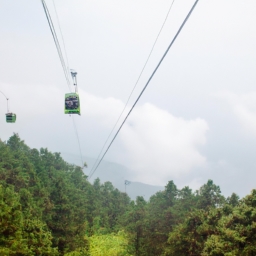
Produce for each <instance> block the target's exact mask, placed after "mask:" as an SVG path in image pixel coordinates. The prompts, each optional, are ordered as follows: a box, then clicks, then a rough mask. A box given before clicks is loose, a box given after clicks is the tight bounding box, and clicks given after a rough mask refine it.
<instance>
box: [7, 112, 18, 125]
mask: <svg viewBox="0 0 256 256" xmlns="http://www.w3.org/2000/svg"><path fill="white" fill-rule="evenodd" d="M5 116H6V122H7V123H15V122H16V114H14V113H7V114H5Z"/></svg>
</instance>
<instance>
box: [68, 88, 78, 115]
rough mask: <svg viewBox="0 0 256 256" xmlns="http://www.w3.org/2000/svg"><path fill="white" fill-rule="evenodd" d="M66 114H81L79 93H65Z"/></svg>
mask: <svg viewBox="0 0 256 256" xmlns="http://www.w3.org/2000/svg"><path fill="white" fill-rule="evenodd" d="M65 114H78V115H80V101H79V95H78V94H77V93H66V94H65Z"/></svg>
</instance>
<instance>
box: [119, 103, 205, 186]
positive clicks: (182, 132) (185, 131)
mask: <svg viewBox="0 0 256 256" xmlns="http://www.w3.org/2000/svg"><path fill="white" fill-rule="evenodd" d="M207 130H208V125H207V123H206V121H204V120H203V119H200V118H197V119H195V120H185V119H183V118H179V117H175V116H173V115H171V114H170V113H168V112H167V111H165V110H162V109H160V108H157V107H156V106H154V105H152V104H148V103H147V104H144V105H143V106H139V107H137V108H136V109H135V110H134V112H133V113H132V114H131V117H129V120H128V123H127V124H126V125H125V126H124V128H123V131H122V133H121V134H120V137H121V141H122V144H123V147H124V155H125V159H124V161H125V162H126V166H129V167H130V168H132V169H133V170H134V171H135V176H137V179H138V180H140V181H143V182H146V183H148V184H159V185H163V184H165V183H166V180H168V179H171V178H174V177H179V176H180V175H184V174H186V173H188V172H190V171H191V170H192V169H193V168H194V167H198V166H202V165H204V164H205V163H206V159H205V157H204V156H202V155H201V154H200V152H199V149H198V147H200V146H202V145H204V144H205V143H206V131H207ZM122 158H123V157H122Z"/></svg>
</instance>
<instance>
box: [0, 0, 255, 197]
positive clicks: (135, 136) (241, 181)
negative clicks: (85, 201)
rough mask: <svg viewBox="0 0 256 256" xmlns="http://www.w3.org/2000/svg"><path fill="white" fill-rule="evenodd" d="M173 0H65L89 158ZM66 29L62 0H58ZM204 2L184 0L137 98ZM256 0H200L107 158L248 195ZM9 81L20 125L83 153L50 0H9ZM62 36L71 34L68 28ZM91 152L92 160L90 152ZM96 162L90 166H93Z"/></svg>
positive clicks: (5, 26) (137, 171)
mask: <svg viewBox="0 0 256 256" xmlns="http://www.w3.org/2000/svg"><path fill="white" fill-rule="evenodd" d="M171 2H172V0H160V1H159V0H158V1H156V0H154V1H153V0H139V1H138V0H137V1H135V0H131V1H120V0H118V1H117V0H109V1H104V0H94V1H81V0H80V1H78V0H72V1H71V0H62V1H61V0H55V4H56V7H57V11H58V14H59V19H60V23H61V29H62V33H63V36H64V39H65V45H66V49H67V54H68V58H69V64H70V67H71V68H74V69H76V70H77V72H78V86H79V93H80V97H81V105H82V115H81V116H75V117H74V118H75V122H76V125H77V129H78V133H79V136H80V141H81V147H82V152H83V155H84V156H88V157H97V155H98V153H99V152H100V150H101V147H102V146H103V144H104V142H105V140H106V138H107V136H108V134H109V132H110V131H111V129H112V127H113V125H114V123H115V122H116V120H117V118H118V116H119V114H120V112H121V111H122V108H123V107H124V104H125V102H126V100H127V98H128V96H129V93H130V92H131V90H132V88H133V86H134V84H135V82H136V80H137V77H138V75H139V73H140V71H141V69H142V67H143V65H144V63H145V61H146V58H147V56H148V54H149V51H150V49H151V47H152V45H153V42H154V40H155V38H156V35H157V33H158V31H159V29H160V27H161V25H162V23H163V20H164V18H165V15H166V13H167V10H168V8H169V6H170V4H171ZM46 3H47V5H48V8H49V10H50V13H51V15H52V17H53V20H54V24H55V28H56V30H57V32H58V33H59V29H58V24H57V21H56V16H55V13H54V9H53V4H52V0H47V1H46ZM193 3H194V0H179V1H178V0H176V1H175V2H174V5H173V9H172V11H171V13H170V16H169V18H168V20H167V22H166V25H165V27H164V29H163V32H162V34H161V36H160V38H159V41H158V43H157V45H156V48H155V50H154V52H153V55H152V58H151V59H150V61H149V64H148V66H147V68H146V70H145V72H144V74H143V76H142V78H141V80H140V82H139V84H138V86H137V88H136V90H135V92H134V95H133V96H132V98H131V101H130V105H131V104H132V103H133V102H134V100H135V99H136V97H137V95H138V94H139V92H140V91H141V89H142V88H143V86H144V85H145V82H146V81H147V79H148V77H149V75H150V74H151V72H152V70H153V69H154V67H155V66H156V64H157V63H158V61H159V59H160V57H161V56H162V54H163V52H164V51H165V50H166V48H167V46H168V44H169V43H170V41H171V40H172V38H173V36H174V34H175V33H176V31H177V29H178V27H179V25H180V24H181V22H182V21H183V19H184V17H185V16H186V14H187V12H188V10H189V9H190V7H191V6H192V4H193ZM255 13H256V1H255V0H243V1H237V0H207V1H206V0H200V1H199V3H198V5H197V7H196V9H195V11H194V12H193V14H192V16H191V17H190V19H189V21H188V23H187V24H186V25H185V27H184V29H183V30H182V32H181V34H180V36H179V37H178V39H177V40H176V42H175V44H174V45H173V47H172V48H171V50H170V52H169V53H168V55H167V57H166V59H165V60H164V62H163V64H162V65H161V67H160V69H159V70H158V72H157V73H156V75H155V77H154V78H153V80H152V82H151V83H150V84H149V86H148V88H147V90H146V91H145V93H144V94H143V96H142V98H141V100H140V101H139V103H138V105H137V107H136V108H135V109H134V111H133V113H132V114H131V116H130V117H129V119H128V121H127V123H126V125H125V126H124V128H123V129H122V131H121V133H120V134H119V135H118V137H117V139H116V141H115V142H114V144H113V146H112V147H111V149H110V151H109V153H108V154H107V155H106V160H109V161H112V162H117V163H120V164H123V165H125V166H127V167H128V168H129V169H130V170H131V174H130V175H131V176H130V177H127V178H129V179H131V180H134V181H141V182H144V183H149V184H154V185H165V184H166V183H167V181H168V180H171V179H173V180H174V182H175V183H176V184H177V185H178V186H179V187H182V186H185V185H190V186H191V187H192V188H198V187H199V186H200V185H202V184H203V183H205V182H206V181H207V179H213V180H214V182H215V183H216V184H217V185H220V186H221V189H222V191H223V192H224V193H225V194H226V195H228V194H230V193H232V192H237V193H239V195H241V196H243V195H245V194H247V193H249V192H250V190H251V189H253V188H255V187H256V186H255V185H256V184H255V182H254V181H255V179H256V164H255V152H256V88H255V87H256V72H255V68H256V47H255V45H256V33H255V31H256V15H255ZM0 24H1V26H0V90H1V91H3V92H4V93H5V94H6V95H8V97H9V98H10V105H11V111H13V112H15V113H16V114H17V122H16V123H15V124H6V123H5V113H6V102H5V99H4V97H2V96H0V97H1V98H0V116H2V118H1V119H0V138H1V139H2V140H7V139H8V138H9V136H11V135H12V134H13V132H17V133H19V135H20V137H21V138H22V139H23V140H25V142H26V143H27V144H28V145H29V146H30V147H36V148H40V147H47V148H48V149H49V150H51V151H57V152H70V154H71V153H72V154H79V150H78V145H77V141H76V136H75V132H74V128H73V124H72V119H71V118H70V117H69V116H68V115H64V110H63V105H64V94H65V93H66V92H68V87H67V85H66V82H65V78H64V75H63V71H62V68H61V64H60V62H59V59H58V55H57V51H56V49H55V45H54V42H53V39H52V37H51V33H50V29H49V27H48V24H47V20H46V17H45V14H44V11H43V8H42V5H41V1H40V0H38V1H35V0H23V1H16V0H8V1H7V0H0ZM59 40H60V41H61V37H60V35H59ZM85 160H86V158H85ZM89 170H90V166H89Z"/></svg>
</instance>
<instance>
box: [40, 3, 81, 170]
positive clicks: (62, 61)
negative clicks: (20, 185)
mask: <svg viewBox="0 0 256 256" xmlns="http://www.w3.org/2000/svg"><path fill="white" fill-rule="evenodd" d="M41 2H42V5H43V8H44V11H45V15H46V18H47V21H48V24H49V27H50V30H51V33H52V36H53V39H54V43H55V46H56V49H57V51H58V54H59V58H60V62H61V65H62V68H63V71H64V75H65V78H66V81H67V84H68V87H69V90H70V92H71V87H70V85H71V82H70V75H69V70H68V67H67V66H66V63H65V60H64V57H63V54H62V51H61V47H60V44H59V40H58V37H57V33H56V31H55V28H54V25H53V22H52V19H51V15H50V12H49V10H48V8H47V5H46V3H45V1H44V0H41ZM53 5H54V9H55V13H56V16H57V21H58V26H59V30H60V33H61V37H62V41H63V46H64V52H65V56H66V60H67V64H68V66H69V63H68V55H67V51H66V46H65V41H64V37H63V34H62V31H61V27H60V22H59V17H58V13H57V10H56V6H55V3H54V0H53ZM76 88H77V86H76ZM72 122H73V126H74V130H75V134H76V137H77V141H78V146H79V153H80V158H81V162H82V166H81V168H83V166H84V161H83V156H82V150H81V143H80V139H79V135H78V131H77V127H76V124H75V120H74V117H73V116H72Z"/></svg>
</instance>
